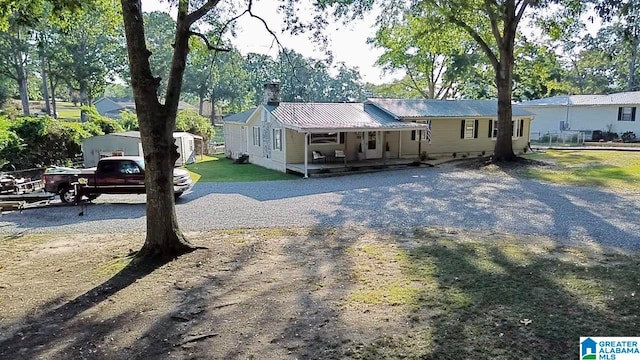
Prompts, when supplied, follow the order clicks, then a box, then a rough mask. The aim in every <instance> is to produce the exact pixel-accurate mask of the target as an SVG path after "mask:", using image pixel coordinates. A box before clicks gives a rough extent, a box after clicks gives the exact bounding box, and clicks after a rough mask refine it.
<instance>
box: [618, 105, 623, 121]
mask: <svg viewBox="0 0 640 360" xmlns="http://www.w3.org/2000/svg"><path fill="white" fill-rule="evenodd" d="M618 121H622V108H621V107H619V108H618Z"/></svg>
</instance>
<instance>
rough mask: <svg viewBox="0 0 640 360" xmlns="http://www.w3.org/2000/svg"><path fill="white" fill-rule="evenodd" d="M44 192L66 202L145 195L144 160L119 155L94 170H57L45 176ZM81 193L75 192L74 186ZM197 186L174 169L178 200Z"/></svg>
mask: <svg viewBox="0 0 640 360" xmlns="http://www.w3.org/2000/svg"><path fill="white" fill-rule="evenodd" d="M42 182H43V183H44V190H45V191H47V192H50V193H55V194H59V195H60V200H62V201H63V202H66V203H70V202H74V201H75V200H76V196H80V197H82V196H85V197H87V198H88V199H89V200H92V199H95V198H97V197H98V196H100V194H144V193H145V187H144V158H142V157H139V156H115V157H107V158H103V159H100V161H99V162H98V166H97V167H95V168H90V169H72V168H63V167H53V168H49V169H47V170H46V171H45V173H44V175H43V176H42ZM77 183H79V185H78V186H77V189H78V194H76V193H75V190H74V189H75V188H76V187H75V186H74V184H77ZM192 187H193V182H192V181H191V178H190V177H189V172H188V171H186V170H183V169H174V170H173V191H174V195H175V197H176V200H177V199H178V197H180V196H181V195H182V194H183V193H185V192H186V191H188V190H190V189H191V188H192Z"/></svg>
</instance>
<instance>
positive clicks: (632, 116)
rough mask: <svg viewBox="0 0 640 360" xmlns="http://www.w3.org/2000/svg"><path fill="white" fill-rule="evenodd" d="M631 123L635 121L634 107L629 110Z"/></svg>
mask: <svg viewBox="0 0 640 360" xmlns="http://www.w3.org/2000/svg"><path fill="white" fill-rule="evenodd" d="M631 121H636V107H635V106H634V107H632V108H631Z"/></svg>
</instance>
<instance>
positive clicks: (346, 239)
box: [0, 228, 493, 359]
mask: <svg viewBox="0 0 640 360" xmlns="http://www.w3.org/2000/svg"><path fill="white" fill-rule="evenodd" d="M434 231H435V230H434ZM437 231H438V232H441V233H442V234H443V235H447V231H446V230H437ZM451 234H455V235H450V236H460V234H459V233H457V232H455V231H452V232H451ZM188 236H189V238H190V239H192V240H193V242H194V243H195V244H197V245H201V246H206V247H208V249H206V250H198V251H195V252H193V253H191V254H188V255H185V256H182V257H180V258H179V259H178V260H175V261H173V262H170V263H167V264H164V265H162V266H160V267H159V268H156V269H153V268H151V269H144V268H133V269H132V268H131V267H126V265H127V263H128V262H129V257H128V256H127V254H128V253H130V252H132V251H133V249H138V248H139V247H140V246H141V244H142V242H143V238H142V235H133V236H128V235H91V236H86V235H81V234H79V235H72V236H54V237H51V236H44V235H29V236H24V237H22V236H15V237H11V238H5V239H3V240H2V241H0V358H3V359H18V358H20V359H28V358H47V359H70V358H74V359H84V358H144V359H158V358H170V359H174V358H176V359H195V358H221V359H222V358H225V359H226V358H243V359H245V358H246V359H252V358H256V359H287V358H323V359H340V358H345V357H350V356H352V355H354V354H356V353H357V350H358V349H361V348H362V346H363V344H365V343H371V342H372V341H375V340H376V339H377V338H379V337H380V336H381V335H383V336H384V335H385V334H389V335H390V336H393V335H394V334H406V333H407V332H411V331H412V324H411V322H409V321H408V318H409V312H408V310H407V309H406V308H405V307H403V306H398V304H394V303H393V302H391V303H387V304H384V302H383V303H381V304H377V305H376V306H370V305H366V304H364V303H363V302H359V301H353V292H354V289H353V286H354V284H355V283H356V282H358V280H362V279H358V277H359V276H360V275H359V274H361V273H362V271H369V272H371V271H374V273H375V274H377V275H376V276H378V277H380V278H382V279H383V278H384V277H386V276H393V273H394V272H397V271H399V269H398V268H397V266H395V265H394V261H393V260H392V261H389V262H387V261H385V262H384V264H382V263H380V264H379V265H375V264H371V263H369V262H365V263H360V262H359V261H358V257H359V256H362V255H363V254H365V255H366V253H367V251H366V250H367V246H369V245H370V244H387V245H388V246H392V247H396V246H403V247H404V246H408V247H411V246H414V245H416V244H417V240H416V238H415V237H414V235H413V233H408V234H406V235H403V234H394V236H393V238H392V237H391V236H390V234H382V233H379V232H373V231H371V230H366V229H356V228H349V229H323V230H319V229H258V230H236V231H226V232H208V233H193V234H188ZM486 236H493V235H490V234H487V235H486ZM476 238H477V236H476ZM358 249H360V250H363V249H364V251H359V250H358ZM374 265H375V266H374ZM363 266H364V267H365V268H364V269H363V268H362V267H363ZM369 266H374V268H369ZM123 269H124V270H123ZM359 286H360V285H359ZM365 286H367V285H366V281H365ZM369 286H376V285H375V282H374V283H372V284H369Z"/></svg>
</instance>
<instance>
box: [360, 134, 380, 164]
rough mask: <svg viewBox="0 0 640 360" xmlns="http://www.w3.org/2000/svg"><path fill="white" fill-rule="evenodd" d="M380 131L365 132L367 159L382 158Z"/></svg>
mask: <svg viewBox="0 0 640 360" xmlns="http://www.w3.org/2000/svg"><path fill="white" fill-rule="evenodd" d="M381 135H382V134H381V133H380V131H367V132H365V138H364V140H365V144H364V146H365V149H366V152H365V157H366V158H367V159H380V158H382V144H381V142H382V140H381V139H380V138H381V137H382V136H381Z"/></svg>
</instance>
